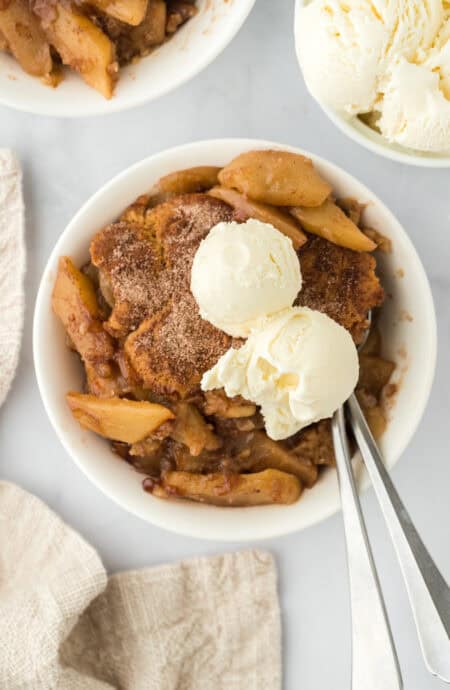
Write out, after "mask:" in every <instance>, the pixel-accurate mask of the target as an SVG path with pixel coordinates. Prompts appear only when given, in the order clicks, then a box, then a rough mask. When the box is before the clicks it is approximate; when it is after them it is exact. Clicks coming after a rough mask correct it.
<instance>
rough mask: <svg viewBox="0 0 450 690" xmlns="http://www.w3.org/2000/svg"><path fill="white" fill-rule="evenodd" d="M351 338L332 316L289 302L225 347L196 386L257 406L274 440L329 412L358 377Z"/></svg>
mask: <svg viewBox="0 0 450 690" xmlns="http://www.w3.org/2000/svg"><path fill="white" fill-rule="evenodd" d="M358 374H359V364H358V354H357V351H356V347H355V344H354V343H353V340H352V338H351V336H350V334H349V333H348V331H346V330H345V328H343V327H342V326H340V325H339V324H338V323H336V321H333V319H330V318H329V317H328V316H326V315H325V314H322V313H321V312H319V311H314V310H312V309H308V308H306V307H290V308H289V309H286V310H285V311H283V312H281V313H280V314H277V315H275V316H273V317H272V318H271V319H268V320H267V321H266V322H265V323H264V324H263V326H262V327H261V328H260V329H259V330H257V331H253V332H252V333H251V334H250V337H249V338H248V340H247V342H246V343H245V345H243V346H242V347H241V348H240V349H235V348H230V349H229V350H228V351H227V352H226V353H225V354H224V355H223V356H222V357H221V358H220V359H219V361H218V362H217V364H216V365H215V366H214V367H212V369H210V370H209V371H207V372H206V373H205V374H204V376H203V378H202V383H201V387H202V390H204V391H208V390H213V389H215V388H224V389H225V393H226V394H227V395H228V396H229V397H233V396H235V395H242V396H243V397H244V398H245V399H246V400H250V401H252V402H254V403H256V404H257V405H259V406H260V407H261V412H262V414H263V417H264V421H265V427H266V432H267V434H268V436H270V438H272V439H274V440H280V439H283V438H288V437H289V436H292V435H293V434H295V433H296V432H297V431H300V429H303V428H304V427H305V426H308V425H309V424H312V423H313V422H317V421H319V420H320V419H325V418H327V417H331V415H332V414H333V412H335V411H336V410H337V409H338V407H339V406H340V405H342V403H344V402H345V400H347V398H348V397H349V396H350V394H351V393H352V391H353V390H354V388H355V386H356V383H357V381H358Z"/></svg>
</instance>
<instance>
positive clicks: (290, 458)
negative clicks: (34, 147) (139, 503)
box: [53, 151, 394, 506]
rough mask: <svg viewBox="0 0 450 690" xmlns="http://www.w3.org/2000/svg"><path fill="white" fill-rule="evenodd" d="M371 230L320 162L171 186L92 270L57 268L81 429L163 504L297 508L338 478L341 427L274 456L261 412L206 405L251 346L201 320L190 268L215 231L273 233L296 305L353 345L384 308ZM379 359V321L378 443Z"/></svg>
mask: <svg viewBox="0 0 450 690" xmlns="http://www.w3.org/2000/svg"><path fill="white" fill-rule="evenodd" d="M363 217H364V211H363V208H362V207H361V206H360V205H359V204H358V203H357V202H356V201H354V200H352V199H335V198H334V197H333V193H332V189H331V187H330V185H329V184H328V183H327V182H326V181H325V180H324V179H322V178H321V177H320V176H319V174H318V173H317V171H316V170H315V168H314V167H313V165H312V162H311V161H310V160H309V159H307V158H304V157H303V156H300V155H297V154H292V153H288V152H280V151H251V152H249V153H246V154H243V155H241V156H238V158H236V159H234V160H233V161H232V162H231V163H229V164H228V165H227V166H225V167H224V168H222V169H221V168H215V167H197V168H190V169H188V170H183V171H179V172H176V173H173V174H170V175H168V176H166V177H164V178H162V179H161V180H160V181H159V182H158V183H157V184H156V186H155V187H154V188H153V189H152V190H151V191H150V192H149V193H148V194H145V195H143V196H141V197H139V198H138V199H137V200H136V201H135V202H134V203H133V204H132V205H131V206H130V207H128V208H127V209H126V210H125V211H124V212H123V213H122V215H121V216H120V217H119V218H118V219H117V221H116V222H114V223H112V224H111V225H108V226H107V227H105V228H102V229H100V230H99V231H98V232H97V233H96V235H95V236H94V237H93V238H92V242H91V246H90V260H89V262H88V263H86V264H85V265H84V266H82V267H81V268H78V267H77V266H75V265H74V263H73V262H72V261H71V259H70V258H68V257H62V258H61V259H60V262H59V270H58V274H57V278H56V282H55V286H54V290H53V309H54V311H55V313H56V314H57V316H58V317H59V319H60V320H61V321H62V324H63V326H64V328H65V330H66V333H67V339H68V343H69V346H70V347H71V348H72V349H73V350H74V351H76V352H77V353H78V355H79V357H80V358H81V360H82V363H83V365H84V370H85V375H86V388H85V392H70V393H68V395H67V402H68V405H69V407H70V409H71V411H72V414H73V416H74V417H75V418H76V419H77V420H78V422H79V423H80V425H81V426H82V427H83V428H85V429H89V430H91V431H94V432H95V433H97V434H100V435H101V436H103V437H105V438H107V439H109V440H110V442H111V446H112V449H113V451H114V452H115V453H116V454H117V455H118V456H119V457H120V458H122V459H123V460H125V461H126V462H128V463H130V464H131V465H132V466H133V467H134V468H135V469H136V470H137V471H139V472H141V473H142V474H143V475H144V479H143V486H144V488H145V490H147V491H149V492H151V493H152V494H153V495H154V496H158V497H161V498H167V497H171V496H175V497H183V498H188V499H192V500H196V501H204V502H207V503H212V504H216V505H226V506H247V505H248V506H250V505H260V504H267V503H292V502H294V501H296V500H297V499H298V498H299V496H300V494H301V492H302V490H303V488H310V487H312V486H313V485H314V484H315V482H316V481H317V479H318V476H319V474H320V472H321V469H322V468H323V467H324V466H327V465H333V464H334V454H333V445H332V439H331V432H330V420H329V419H322V420H321V421H318V422H316V423H313V424H310V425H309V426H307V427H306V428H303V429H301V430H300V431H299V432H298V433H295V434H294V435H292V436H290V437H289V438H285V439H283V440H273V438H270V437H269V435H268V434H267V433H266V429H265V424H264V418H263V416H262V414H261V410H260V408H259V407H258V406H257V405H256V404H254V403H253V402H251V401H250V400H246V399H244V398H243V397H240V396H235V397H228V396H227V395H226V393H225V391H224V389H216V390H206V391H205V390H203V389H202V387H201V385H200V384H201V381H202V376H203V375H204V374H205V372H206V371H207V370H209V369H210V368H211V367H213V366H214V365H215V364H216V363H217V361H218V360H219V358H220V357H222V356H223V355H224V353H226V352H227V351H228V349H229V348H230V347H231V346H233V347H234V348H240V347H242V346H243V345H244V342H245V340H244V339H242V338H237V337H233V336H230V335H228V334H227V333H225V332H223V331H221V330H219V329H218V328H216V327H215V326H213V325H212V324H211V323H209V322H208V321H206V320H204V319H203V318H202V317H201V316H200V313H199V309H198V306H197V303H196V301H195V299H194V296H193V294H192V292H191V282H190V281H191V269H192V264H193V261H194V256H195V254H196V252H197V250H198V248H199V246H200V243H201V242H202V240H204V239H205V238H206V237H207V236H208V235H209V233H210V231H211V229H212V228H213V227H215V226H217V224H220V223H230V222H232V221H235V222H238V223H243V222H245V221H247V219H249V218H257V219H259V220H263V221H264V222H265V223H270V224H271V226H273V227H274V228H276V229H277V230H278V231H279V232H281V233H283V234H284V235H287V236H288V237H289V238H290V239H291V240H292V245H293V247H294V248H295V251H296V255H297V257H298V261H299V263H300V267H301V273H302V280H303V284H302V288H301V290H300V292H299V294H298V296H297V298H296V304H297V305H299V306H301V307H309V308H310V309H313V310H317V311H320V312H322V313H324V314H326V315H328V316H329V317H331V319H333V320H334V321H336V322H337V323H338V324H340V325H341V326H342V327H344V328H345V329H346V330H347V331H348V332H349V333H350V334H351V336H352V338H353V341H354V343H355V344H357V343H360V342H361V340H362V338H363V335H364V332H365V329H366V326H367V315H368V312H369V311H370V310H375V313H376V308H377V307H379V306H380V305H381V304H382V302H383V299H384V293H383V288H382V286H381V285H380V282H379V279H378V277H377V274H376V259H375V256H374V254H373V252H374V251H375V250H376V249H377V243H376V241H375V240H377V241H378V242H379V243H381V242H382V238H381V236H380V235H378V234H377V233H374V232H372V231H370V230H368V229H366V228H365V227H364V221H363ZM293 308H294V307H293ZM380 353H381V336H380V333H379V331H378V329H377V327H376V316H375V325H374V326H373V328H372V329H371V333H370V336H369V338H368V340H367V342H366V344H365V345H364V347H363V349H362V351H361V352H360V355H359V358H360V375H359V382H358V384H357V395H358V398H359V400H360V402H361V404H362V406H363V408H364V411H365V414H366V416H367V419H368V421H369V423H370V426H371V428H372V430H373V432H374V434H375V436H379V435H380V434H381V433H382V432H383V430H384V427H385V424H386V421H385V416H384V413H383V407H382V392H383V388H384V386H385V385H386V384H387V382H388V381H389V378H390V376H391V374H392V371H393V369H394V365H393V363H391V362H389V361H387V360H385V359H384V358H383V357H382V356H381V354H380Z"/></svg>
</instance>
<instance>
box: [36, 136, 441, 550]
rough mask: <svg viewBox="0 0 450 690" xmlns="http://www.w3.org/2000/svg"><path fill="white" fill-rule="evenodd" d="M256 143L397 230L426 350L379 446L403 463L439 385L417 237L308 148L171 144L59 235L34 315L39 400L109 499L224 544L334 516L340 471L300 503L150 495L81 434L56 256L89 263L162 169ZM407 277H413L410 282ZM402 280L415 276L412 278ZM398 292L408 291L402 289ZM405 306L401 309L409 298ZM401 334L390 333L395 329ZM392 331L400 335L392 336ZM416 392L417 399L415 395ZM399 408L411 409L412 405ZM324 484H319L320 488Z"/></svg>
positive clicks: (219, 158) (219, 159)
mask: <svg viewBox="0 0 450 690" xmlns="http://www.w3.org/2000/svg"><path fill="white" fill-rule="evenodd" d="M257 148H281V149H285V150H292V151H294V152H299V153H301V154H303V155H307V156H310V157H311V158H312V159H313V161H314V163H315V165H317V167H318V168H319V170H322V171H325V172H324V174H326V175H327V177H328V178H329V179H330V181H331V182H332V184H334V185H336V183H337V181H340V182H339V183H340V184H342V186H343V187H344V188H345V189H344V191H346V192H349V191H350V190H353V192H354V194H355V195H356V196H357V197H358V198H360V199H363V200H367V202H368V204H369V207H368V208H369V210H370V206H372V207H373V209H374V212H376V213H378V214H380V217H381V218H382V220H383V224H384V227H385V229H386V234H388V235H389V234H392V235H393V236H395V245H397V246H396V250H398V251H400V252H403V254H402V256H401V258H402V260H403V258H404V259H406V261H405V263H404V267H405V269H406V273H407V275H406V276H405V279H403V280H402V281H401V282H399V283H398V285H403V286H405V285H408V286H409V287H410V288H411V289H413V290H414V299H413V301H412V304H416V305H417V310H418V314H419V316H420V318H419V319H416V320H415V322H414V321H413V322H412V323H408V324H407V326H406V325H405V324H402V323H399V324H398V325H397V330H398V329H400V330H401V329H405V328H406V327H407V328H410V329H413V331H412V332H411V335H410V336H409V338H410V340H408V344H409V343H410V342H411V343H412V344H413V345H414V347H419V349H420V352H418V353H417V360H418V362H419V366H417V365H416V367H415V369H414V371H413V373H412V374H411V376H410V377H409V378H408V374H407V373H406V375H405V376H406V379H407V380H408V381H409V383H408V385H409V386H411V385H412V388H411V387H410V388H409V389H408V390H405V395H404V396H403V397H404V398H405V399H407V402H406V405H407V410H408V414H407V415H406V419H405V418H404V417H405V415H404V417H403V418H402V420H400V419H399V421H398V422H396V416H395V414H394V415H393V421H392V422H391V424H390V425H389V426H388V431H387V432H386V434H385V437H384V438H387V437H388V436H389V434H390V431H391V430H393V431H392V434H391V435H392V438H391V439H390V440H389V447H388V448H386V447H385V446H384V445H383V443H382V450H383V451H384V452H385V456H386V464H387V466H388V467H389V468H391V467H392V466H393V465H394V464H395V463H396V462H397V461H398V459H399V457H400V455H401V454H402V453H403V451H404V449H405V448H406V446H407V444H408V442H409V441H410V439H411V437H412V436H413V434H414V432H415V430H416V428H417V425H418V424H419V421H420V419H421V417H422V414H423V411H424V409H425V406H426V403H427V400H428V397H429V393H430V389H431V385H432V381H433V376H434V371H435V362H436V340H437V339H436V319H435V313H434V305H433V300H432V295H431V291H430V287H429V283H428V280H427V278H426V275H425V272H424V269H423V267H422V264H421V262H420V260H419V257H418V256H417V253H416V251H415V249H414V247H413V245H412V243H411V241H410V240H409V238H408V237H407V235H406V233H405V231H404V230H403V229H402V227H401V226H400V225H399V223H398V221H397V220H396V219H395V218H394V216H393V215H392V214H391V213H390V211H388V209H386V207H385V206H384V205H383V204H382V203H381V202H380V201H379V200H378V199H377V197H375V195H373V194H372V193H371V192H370V191H369V190H368V189H367V188H366V187H364V186H363V185H362V184H361V183H359V182H358V181H357V180H355V179H354V178H353V177H351V176H350V175H349V174H348V173H346V172H344V171H343V170H341V169H340V168H338V167H337V166H335V165H334V164H332V163H329V162H327V161H325V160H323V159H322V158H319V157H317V156H315V155H312V154H310V153H309V152H306V151H303V150H301V149H297V148H293V147H290V146H285V145H281V144H277V143H274V142H268V141H258V140H252V139H219V140H213V141H200V142H195V143H191V144H187V145H184V146H181V147H176V148H172V149H169V150H166V151H164V152H162V153H159V154H157V155H154V156H151V157H150V158H147V159H145V160H143V161H141V162H139V163H137V164H136V165H134V166H132V167H131V168H129V169H128V170H125V171H124V172H122V173H121V174H119V175H118V176H116V177H115V178H113V179H112V180H111V181H110V182H109V183H107V184H106V185H105V186H104V187H103V188H102V189H100V190H99V191H98V192H97V193H96V194H94V195H93V196H92V197H91V198H90V199H89V200H88V201H87V202H86V203H85V204H84V206H83V207H82V208H81V209H80V210H79V211H78V213H77V214H76V215H75V217H74V218H73V220H72V221H71V222H70V223H69V225H68V226H67V228H66V229H65V231H64V232H63V233H62V235H61V236H60V238H59V240H58V242H57V243H56V245H55V247H54V249H53V251H52V253H51V256H50V258H49V260H48V263H47V266H46V268H45V270H44V273H43V277H42V280H41V284H40V287H39V291H38V296H37V300H36V307H35V317H34V330H33V349H34V361H35V368H36V375H37V380H38V385H39V389H40V393H41V396H42V400H43V403H44V406H45V409H46V411H47V414H48V416H49V418H50V420H51V422H52V424H53V427H54V428H55V431H56V433H57V435H58V437H59V438H60V440H61V442H62V444H63V446H64V447H65V449H66V451H67V452H68V454H69V455H70V456H71V457H72V458H73V460H74V461H75V462H76V464H77V465H78V466H79V467H80V469H81V470H82V471H83V472H84V473H85V474H86V475H87V476H88V477H89V479H90V480H91V481H92V482H93V483H94V484H95V485H96V486H97V487H98V488H99V489H100V490H101V491H103V492H104V493H105V494H106V495H108V496H110V498H112V499H113V500H114V501H115V502H117V503H118V504H119V505H121V506H122V507H123V508H125V509H126V510H128V511H130V512H131V513H134V514H135V515H138V516H139V517H141V518H143V519H145V520H147V521H148V522H151V523H153V524H155V525H158V526H160V527H164V528H166V529H169V530H171V531H174V532H178V533H181V534H185V535H189V536H194V537H199V538H206V539H214V540H222V541H247V540H257V539H265V538H270V537H275V536H280V535H283V534H288V533H291V532H294V531H297V530H299V529H302V528H305V527H307V526H309V525H311V524H314V523H317V522H319V521H320V520H323V519H324V518H326V517H328V516H330V515H331V514H333V513H334V512H336V511H337V510H338V509H339V495H338V489H337V482H336V477H335V473H334V472H333V471H330V472H324V473H323V474H322V477H325V475H326V480H325V479H321V480H320V481H319V483H318V484H317V485H316V486H315V487H314V488H313V489H312V490H310V491H307V492H306V493H305V496H304V497H302V499H301V500H300V501H299V502H298V503H296V504H294V505H293V506H264V507H258V508H247V509H246V508H217V507H211V506H206V505H201V504H195V503H191V502H189V501H161V500H160V499H155V498H153V497H152V496H150V495H148V494H145V492H144V491H143V490H142V488H141V485H140V483H141V478H142V477H141V476H139V475H137V473H135V472H134V471H133V470H131V468H129V466H127V465H126V463H123V462H122V461H115V460H114V457H113V456H112V454H111V451H110V449H109V447H108V446H107V444H106V443H105V442H104V441H102V440H101V439H99V438H98V437H96V436H95V435H94V434H91V433H90V432H84V431H82V430H81V429H80V428H79V426H78V424H77V422H75V421H74V420H73V419H72V417H71V416H70V413H69V412H68V411H67V407H66V405H65V402H64V394H65V392H66V391H67V389H68V388H69V383H68V382H66V380H64V381H63V382H61V376H60V369H61V368H60V367H59V366H58V363H57V359H58V357H59V359H60V360H61V361H62V360H64V361H62V365H64V364H65V363H66V362H69V364H67V366H70V367H72V366H75V365H72V361H74V360H75V357H74V355H73V353H70V352H69V351H66V350H64V348H63V341H64V336H63V333H62V328H61V326H60V324H59V323H58V322H57V319H56V317H54V316H53V315H52V313H51V307H50V295H51V289H52V285H53V282H54V277H55V270H56V266H57V261H58V257H59V256H60V255H63V254H70V253H71V252H72V250H73V252H75V251H78V249H77V248H80V247H81V244H83V252H82V254H81V253H80V251H78V254H79V255H80V256H79V257H75V260H78V259H79V260H84V259H83V257H86V256H87V248H88V245H89V239H90V237H91V235H92V233H93V232H95V229H97V228H98V227H101V226H102V225H103V224H105V223H108V222H110V221H111V220H113V219H114V218H115V217H117V215H118V213H119V212H120V210H121V209H122V208H123V207H124V206H125V205H126V203H127V202H128V203H131V201H133V200H134V198H135V197H136V196H138V195H139V194H141V193H143V192H145V190H146V189H148V188H149V187H150V186H151V185H152V184H153V183H154V182H155V181H156V180H157V179H158V178H159V177H160V176H161V175H162V174H166V173H167V172H170V171H173V170H176V169H181V168H182V167H188V166H189V165H212V164H216V165H220V164H225V163H226V162H227V161H229V160H230V159H231V158H232V157H233V156H235V155H237V154H238V153H240V152H243V151H246V150H251V149H257ZM121 196H122V198H121ZM93 219H95V220H93ZM83 233H84V235H83ZM80 235H81V236H82V239H81V240H80ZM71 243H72V249H71V247H70V244H71ZM85 250H86V251H85ZM408 275H410V276H411V278H408ZM386 277H389V276H385V278H386ZM405 280H406V281H408V280H409V281H410V282H409V283H405ZM389 287H390V286H389ZM398 289H399V290H402V289H403V290H405V288H404V287H399V288H398ZM406 294H408V291H407V293H406ZM388 302H389V301H388ZM400 306H403V302H402V301H401V302H400ZM385 309H386V314H387V315H388V316H387V318H389V319H391V314H389V309H390V307H389V303H388V304H387V307H385V308H383V313H384V310H385ZM383 318H384V317H383ZM397 330H396V329H393V331H392V332H393V333H394V334H395V333H396V332H397ZM395 337H396V336H395V335H394V339H395ZM56 341H58V342H56ZM419 341H420V343H419ZM63 351H64V354H63ZM66 355H67V357H66ZM71 377H72V385H74V386H76V385H79V380H80V374H79V372H78V371H77V374H76V376H75V375H73V376H72V375H71ZM411 380H412V381H411ZM58 386H59V387H60V391H59V393H58V394H57V393H56V391H55V388H57V387H58ZM400 394H402V388H400ZM411 398H414V399H413V400H411ZM402 404H403V405H404V404H405V401H403V402H402ZM394 427H395V430H394ZM394 431H395V433H394ZM102 444H103V445H102ZM100 455H101V456H102V458H100ZM97 456H98V457H97ZM94 458H95V459H94ZM102 463H103V465H102ZM113 475H117V476H113ZM131 476H132V477H133V479H131ZM127 483H129V484H130V487H128V486H125V484H127ZM131 483H133V487H131ZM134 484H136V487H135V486H134ZM137 484H138V485H137ZM367 484H368V481H367V477H366V478H365V479H364V480H363V481H362V484H361V486H367ZM322 485H323V486H322ZM319 487H321V488H320V491H319ZM315 492H316V493H315ZM322 494H323V495H322Z"/></svg>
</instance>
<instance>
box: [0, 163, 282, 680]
mask: <svg viewBox="0 0 450 690" xmlns="http://www.w3.org/2000/svg"><path fill="white" fill-rule="evenodd" d="M24 263H25V251H24V244H23V205H22V197H21V178H20V170H19V166H18V163H17V161H16V160H15V158H14V156H12V155H11V154H10V153H8V152H5V151H1V150H0V314H1V316H2V318H1V319H0V404H1V402H2V401H3V399H4V397H5V396H6V393H7V391H8V389H9V386H10V383H11V380H12V377H13V375H14V370H15V368H16V365H17V360H18V352H19V347H20V336H21V331H22V319H23V288H22V279H23V272H24ZM0 452H1V449H0ZM37 471H38V470H37ZM167 538H168V539H170V536H167ZM120 548H122V549H123V548H126V546H124V545H120ZM280 686H281V660H280V613H279V606H278V598H277V591H276V570H275V565H274V562H273V559H272V557H271V556H270V554H268V553H266V552H262V551H244V552H240V553H234V554H225V555H223V556H217V557H214V558H200V559H195V560H192V561H186V562H182V563H179V564H176V565H166V566H161V567H157V568H149V569H145V570H141V571H136V572H128V573H121V574H118V575H113V576H112V577H110V578H109V579H108V578H107V575H106V573H105V570H104V568H103V566H102V563H101V561H100V559H99V557H98V555H97V554H96V552H95V551H94V550H93V549H92V548H91V547H90V546H89V545H88V544H86V542H84V541H83V539H82V538H81V537H80V536H79V535H78V534H76V533H75V532H74V531H73V530H72V529H71V528H70V527H68V526H67V525H65V524H64V523H63V522H62V521H61V520H60V519H59V518H58V517H57V516H56V515H55V514H54V513H52V512H51V511H50V510H49V509H48V508H47V507H46V506H45V505H44V504H43V503H42V502H41V501H40V500H39V499H37V498H35V497H34V496H31V495H30V494H28V493H26V492H25V491H23V490H22V489H19V488H18V487H16V486H14V485H12V484H9V483H7V482H0V690H225V689H226V690H279V689H280Z"/></svg>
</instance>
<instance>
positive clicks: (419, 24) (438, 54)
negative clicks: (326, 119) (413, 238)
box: [295, 0, 450, 152]
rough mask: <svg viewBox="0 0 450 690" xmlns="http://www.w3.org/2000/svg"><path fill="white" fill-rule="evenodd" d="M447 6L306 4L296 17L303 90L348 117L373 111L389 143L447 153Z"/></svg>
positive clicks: (431, 2)
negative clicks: (304, 88) (376, 114)
mask: <svg viewBox="0 0 450 690" xmlns="http://www.w3.org/2000/svg"><path fill="white" fill-rule="evenodd" d="M448 18H449V4H448V2H447V1H446V0H345V2H344V1H343V0H311V2H308V3H305V7H303V8H302V9H301V10H300V11H299V12H298V13H297V20H296V27H295V33H296V48H297V55H298V59H299V62H300V65H301V68H302V71H303V76H304V78H305V82H306V85H307V86H308V89H309V91H310V92H311V94H312V95H313V96H314V97H315V98H316V99H317V100H318V101H319V102H320V103H321V104H322V105H324V106H326V107H328V108H330V109H333V110H335V111H336V112H340V113H342V114H347V115H358V114H363V113H366V114H367V113H371V112H374V111H375V112H377V113H380V117H379V118H378V119H377V127H378V128H379V130H380V132H381V134H382V135H383V136H385V137H386V139H387V140H388V141H390V142H391V143H397V144H401V145H403V146H407V147H409V148H413V149H417V150H420V151H429V152H446V151H447V150H450V118H449V109H450V27H449V25H448V21H449V19H448Z"/></svg>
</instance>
